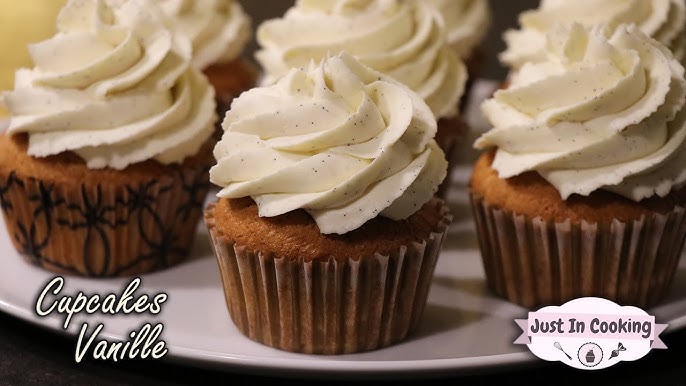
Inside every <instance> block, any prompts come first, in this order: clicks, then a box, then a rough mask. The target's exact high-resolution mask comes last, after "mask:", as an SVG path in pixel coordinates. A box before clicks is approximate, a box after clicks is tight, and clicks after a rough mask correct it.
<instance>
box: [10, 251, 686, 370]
mask: <svg viewBox="0 0 686 386" xmlns="http://www.w3.org/2000/svg"><path fill="white" fill-rule="evenodd" d="M23 264H26V263H23ZM0 312H3V313H6V314H8V315H11V316H13V317H15V318H18V319H20V320H22V321H24V322H27V323H30V324H32V325H34V326H37V327H39V328H42V329H44V330H47V331H48V332H50V333H55V334H58V335H62V336H65V337H68V338H73V337H75V336H76V334H75V332H73V331H65V330H63V329H60V328H58V327H56V326H55V325H53V324H51V323H49V319H47V318H37V317H36V316H35V315H34V314H33V313H31V312H30V311H29V310H28V309H26V308H24V307H22V306H19V305H17V304H13V303H12V302H10V301H7V300H5V299H3V298H2V297H0ZM666 323H667V324H669V327H668V328H667V330H665V332H664V333H663V334H670V333H672V332H675V331H678V330H680V329H683V328H684V327H686V315H682V316H680V317H677V318H676V319H673V320H670V321H667V322H666ZM102 337H103V338H107V339H112V340H122V339H124V338H123V337H122V336H120V335H117V334H112V333H109V332H106V331H103V333H102ZM246 339H247V338H246ZM251 342H252V341H251ZM253 343H254V344H259V343H257V342H253ZM167 347H168V348H169V352H168V354H167V355H165V356H164V357H163V358H162V359H161V361H163V362H165V363H168V364H171V363H176V364H179V365H183V366H190V367H196V368H203V369H212V370H218V371H225V372H230V371H238V372H241V373H251V374H260V375H264V374H263V373H260V371H265V370H267V371H269V372H270V373H271V375H279V376H284V377H288V378H311V377H317V376H319V377H321V376H328V377H331V376H343V377H347V378H371V377H378V376H384V377H389V376H390V377H400V376H402V377H403V378H405V377H408V376H409V377H412V378H420V377H424V376H427V375H432V376H434V377H440V376H441V375H450V374H452V375H455V373H459V374H461V375H465V374H469V373H475V372H480V371H486V370H492V371H494V372H495V371H504V370H506V369H508V368H512V367H517V366H520V367H521V366H527V365H535V364H537V362H539V361H537V358H536V357H535V356H534V355H533V354H531V353H530V352H526V351H522V352H518V353H507V354H494V355H482V356H473V357H463V358H440V359H419V360H348V359H321V358H322V356H311V355H307V354H302V355H303V357H302V358H273V357H270V358H260V357H256V356H252V355H250V356H243V355H233V354H231V355H227V354H224V353H221V352H216V351H208V350H199V349H195V348H192V347H185V346H178V345H174V344H168V346H167ZM315 357H316V358H318V359H316V360H314V359H308V358H315ZM335 357H336V356H331V358H335ZM540 362H541V364H544V363H546V362H544V361H540ZM449 373H450V374H449Z"/></svg>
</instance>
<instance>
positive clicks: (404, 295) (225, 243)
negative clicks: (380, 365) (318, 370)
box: [205, 204, 452, 354]
mask: <svg viewBox="0 0 686 386" xmlns="http://www.w3.org/2000/svg"><path fill="white" fill-rule="evenodd" d="M441 210H442V215H443V219H442V220H441V221H440V223H439V224H438V225H437V227H436V229H435V230H434V232H432V233H431V234H430V236H429V237H428V238H427V239H426V240H424V242H422V243H415V244H414V245H411V246H407V247H401V248H400V250H398V251H397V252H396V253H393V254H391V255H389V256H383V255H380V254H375V255H374V256H354V257H350V258H348V259H345V260H336V259H333V258H331V259H328V260H321V261H320V260H314V261H305V260H304V259H303V258H299V257H288V256H284V257H279V256H273V255H265V254H262V253H256V252H255V251H251V250H249V249H248V248H246V247H245V246H240V245H236V244H235V243H234V242H232V241H231V240H229V239H228V238H226V237H225V235H222V234H220V232H219V230H218V229H217V227H216V226H215V222H214V204H211V205H210V206H209V207H208V209H206V211H205V222H206V224H207V227H208V229H209V231H210V236H211V238H212V244H213V246H214V250H215V253H216V255H217V261H218V263H219V269H220V272H221V277H222V282H223V284H224V293H225V298H226V303H227V307H228V310H229V314H230V316H231V319H232V320H233V322H234V324H235V325H236V327H237V328H238V329H239V330H240V331H241V332H242V333H243V334H244V335H245V336H247V337H249V338H250V339H252V340H254V341H257V342H260V343H262V344H265V345H267V346H270V347H274V348H278V349H281V350H285V351H290V352H300V353H308V354H344V353H355V352H362V351H369V350H375V349H378V348H381V347H385V346H389V345H392V344H394V343H397V342H399V341H401V340H403V339H405V338H406V337H407V336H408V334H410V333H411V332H412V331H413V330H415V329H416V328H417V326H418V324H419V321H420V318H421V316H422V314H423V312H424V307H425V305H426V300H427V297H428V293H429V287H430V284H431V279H432V276H433V272H434V268H435V266H436V261H437V258H438V255H439V251H440V249H441V246H442V244H443V241H444V239H445V234H446V232H447V229H448V225H449V223H450V221H451V220H452V217H451V216H450V214H449V210H448V209H447V207H446V206H445V205H443V207H442V209H441Z"/></svg>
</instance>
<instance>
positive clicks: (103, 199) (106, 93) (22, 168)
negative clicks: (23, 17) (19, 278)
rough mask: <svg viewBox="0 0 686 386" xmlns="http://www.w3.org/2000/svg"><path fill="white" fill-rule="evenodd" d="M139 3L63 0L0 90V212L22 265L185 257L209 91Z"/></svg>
mask: <svg viewBox="0 0 686 386" xmlns="http://www.w3.org/2000/svg"><path fill="white" fill-rule="evenodd" d="M153 10H154V7H152V6H151V3H150V2H149V1H146V0H128V1H118V0H71V1H69V2H68V3H67V5H66V6H65V7H64V8H63V9H62V10H61V12H60V14H59V17H58V19H57V30H58V32H57V34H56V35H55V36H54V37H52V38H50V39H48V40H45V41H42V42H40V43H37V44H34V45H31V46H30V47H29V51H30V53H31V57H32V59H33V62H34V63H35V67H33V68H32V69H21V70H19V71H18V72H17V74H16V82H15V88H14V90H13V91H11V92H7V93H4V94H3V99H4V102H5V104H6V105H7V107H8V110H9V111H10V114H11V120H10V123H9V127H8V129H7V131H6V133H4V134H3V135H2V136H0V203H1V204H2V209H3V214H4V219H5V223H6V226H7V230H8V232H9V235H10V239H11V240H12V242H13V243H14V246H15V247H16V248H17V250H18V251H19V252H20V253H21V254H22V255H24V256H25V257H26V258H27V259H28V261H30V262H32V263H34V264H37V265H39V266H41V267H43V268H46V269H48V270H51V271H55V272H59V273H67V274H74V275H84V276H92V277H104V276H123V275H134V274H140V273H145V272H150V271H153V270H156V269H161V268H165V267H168V266H171V265H173V264H176V263H178V262H180V261H182V260H183V259H185V258H186V257H187V255H188V252H189V248H190V246H191V242H192V240H193V235H194V233H195V229H196V226H197V224H198V222H199V220H200V216H201V214H202V205H203V200H204V198H205V196H206V194H207V192H208V189H209V175H208V169H209V167H210V166H211V164H212V163H213V160H212V156H211V149H212V142H211V135H212V133H213V130H214V122H215V120H216V114H215V104H214V93H213V90H212V87H211V86H210V85H209V83H208V82H207V79H206V78H205V77H204V76H203V75H202V74H201V73H200V72H199V71H197V70H195V69H193V68H192V67H191V65H190V58H191V56H190V53H191V48H190V42H189V41H188V40H187V39H185V38H184V37H182V36H175V35H174V34H173V33H172V32H171V31H170V30H168V29H167V28H166V27H165V24H164V22H163V20H162V15H161V14H158V13H156V12H153Z"/></svg>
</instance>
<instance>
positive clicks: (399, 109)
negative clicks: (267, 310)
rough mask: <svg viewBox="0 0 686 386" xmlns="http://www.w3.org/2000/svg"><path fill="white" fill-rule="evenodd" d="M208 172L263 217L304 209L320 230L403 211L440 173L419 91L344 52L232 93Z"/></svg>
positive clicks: (226, 194) (423, 198)
mask: <svg viewBox="0 0 686 386" xmlns="http://www.w3.org/2000/svg"><path fill="white" fill-rule="evenodd" d="M223 127H224V130H225V132H224V136H223V138H222V140H221V141H220V142H219V143H218V144H217V146H216V148H215V150H214V155H215V158H216V159H217V165H216V166H214V167H213V168H212V169H211V170H210V179H211V181H212V182H213V183H215V184H216V185H219V186H221V187H223V189H222V190H221V191H220V192H219V193H218V196H219V197H223V198H240V197H248V196H250V197H252V198H253V199H254V200H255V202H256V203H257V205H258V207H259V215H260V216H262V217H273V216H278V215H281V214H284V213H287V212H290V211H293V210H296V209H305V210H306V211H307V212H308V213H309V214H310V215H311V216H312V217H313V218H314V220H315V221H316V223H317V225H318V227H319V229H320V231H321V232H322V233H325V234H331V233H337V234H344V233H347V232H349V231H352V230H354V229H357V228H358V227H360V226H361V225H362V224H364V223H365V222H367V221H368V220H370V219H372V218H374V217H376V216H379V215H380V216H384V217H387V218H390V219H393V220H401V219H405V218H407V217H409V216H410V215H412V214H413V213H414V212H415V211H417V210H419V208H421V207H422V205H424V204H425V203H426V202H428V201H429V200H430V199H431V198H432V197H433V195H434V193H435V192H436V190H437V188H438V185H439V184H440V183H441V182H442V181H443V179H444V178H445V175H446V169H447V161H446V160H445V156H444V154H443V152H442V151H441V149H440V148H439V147H438V146H437V145H436V141H435V140H434V139H433V138H434V135H435V134H436V120H435V118H434V117H433V115H432V113H431V110H430V109H429V107H428V106H427V105H426V103H424V101H423V100H422V99H421V97H419V96H418V95H417V94H416V93H414V92H412V91H411V90H409V89H408V88H407V87H405V86H404V85H402V84H400V83H398V82H397V81H395V80H393V79H391V78H390V77H387V76H385V75H382V74H381V73H378V72H376V71H374V70H372V69H371V68H368V67H366V66H364V65H362V64H360V63H359V62H358V61H357V60H355V59H354V58H353V57H352V56H349V55H348V54H345V53H341V54H340V55H338V56H335V57H332V58H328V59H326V60H323V61H322V62H321V63H319V65H314V64H311V65H310V66H308V69H306V70H303V69H293V70H291V72H289V73H288V74H287V75H286V76H285V77H283V78H282V79H281V80H280V81H279V82H278V83H276V84H274V85H271V86H267V87H261V88H255V89H252V90H250V91H247V92H245V93H243V94H242V95H241V96H240V97H239V98H237V99H235V100H234V102H233V104H232V106H231V110H230V111H229V112H228V113H227V115H226V119H225V120H224V123H223Z"/></svg>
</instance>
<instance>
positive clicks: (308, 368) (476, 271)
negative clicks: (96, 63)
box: [0, 167, 686, 377]
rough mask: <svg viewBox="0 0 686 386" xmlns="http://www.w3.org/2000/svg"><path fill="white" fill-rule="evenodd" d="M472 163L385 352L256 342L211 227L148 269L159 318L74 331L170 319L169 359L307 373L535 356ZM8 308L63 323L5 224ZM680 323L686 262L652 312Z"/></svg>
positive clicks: (436, 370)
mask: <svg viewBox="0 0 686 386" xmlns="http://www.w3.org/2000/svg"><path fill="white" fill-rule="evenodd" d="M468 171H469V169H468V167H462V168H460V169H459V170H458V173H457V175H456V177H457V178H458V180H459V181H458V184H457V185H456V186H455V188H454V189H453V190H452V191H451V194H450V202H451V206H452V207H453V210H454V212H455V213H456V215H457V216H456V217H457V218H456V221H455V223H454V224H453V226H452V227H451V230H450V233H449V238H448V240H447V243H446V246H445V250H444V252H443V253H442V255H441V257H440V259H439V263H438V266H437V268H436V274H435V279H434V281H433V286H432V288H431V292H430V296H429V304H428V305H427V308H426V313H425V314H424V318H423V321H422V324H421V327H420V329H419V331H417V332H416V333H415V334H414V335H413V336H412V337H410V338H409V339H408V340H407V341H405V342H404V343H401V344H399V345H396V346H393V347H389V348H386V349H382V350H378V351H374V352H369V353H363V354H354V355H343V356H333V357H332V356H309V355H299V354H292V353H286V352H282V351H279V350H275V349H271V348H268V347H265V346H262V345H260V344H258V343H254V342H252V341H250V340H249V339H247V338H245V337H244V336H242V335H241V334H240V333H239V332H238V330H237V329H236V328H235V327H234V326H233V324H232V323H231V321H230V319H229V316H228V312H227V310H226V308H225V303H224V298H223V292H222V287H221V281H220V277H219V274H218V272H217V267H216V262H215V260H214V257H213V254H212V251H211V247H210V244H209V239H208V235H207V233H206V231H205V229H204V227H203V226H200V227H199V234H198V237H197V240H196V243H195V246H194V248H193V256H194V259H193V260H192V261H190V262H188V263H186V264H184V265H182V266H179V267H176V268H173V269H170V270H167V271H164V272H159V273H155V274H150V275H146V276H144V277H143V278H142V279H143V285H142V287H141V289H139V291H138V292H137V293H139V294H140V293H149V294H152V293H158V292H166V293H168V294H169V300H168V301H167V302H166V303H165V304H164V306H163V312H162V314H160V315H159V316H157V317H152V316H151V315H150V314H144V315H136V316H134V315H126V316H116V317H108V318H104V317H102V316H99V317H95V316H87V315H79V316H77V317H75V318H74V319H73V321H72V323H71V328H70V329H69V330H68V331H66V332H67V333H70V334H77V331H78V329H79V328H80V326H81V325H82V323H83V322H89V324H90V325H91V326H92V325H93V324H94V323H96V322H99V321H103V323H104V324H105V329H104V332H103V334H102V335H103V336H104V335H106V336H107V337H108V338H110V339H124V338H126V337H127V336H128V334H129V332H130V331H133V330H136V329H138V328H139V326H140V325H142V324H143V323H146V322H153V323H154V322H158V321H161V322H162V323H164V326H165V327H164V333H163V338H164V340H165V341H166V343H167V347H168V348H169V354H168V356H167V359H171V360H174V361H177V362H183V363H186V364H193V365H200V366H206V367H213V368H223V369H229V370H233V371H245V372H251V373H261V374H267V373H268V374H272V375H289V374H290V375H298V376H318V377H321V376H337V377H339V376H347V377H356V376H374V375H377V376H380V375H384V376H403V377H406V376H410V375H415V376H418V375H427V374H429V375H432V374H433V375H435V374H442V373H456V372H464V371H472V370H484V369H492V368H493V367H500V366H504V365H511V364H528V363H533V361H534V358H533V356H532V355H531V354H529V353H528V351H526V348H524V347H523V346H515V345H513V344H512V342H513V341H514V340H515V339H516V337H517V335H518V334H517V332H518V330H517V327H516V325H515V323H514V322H513V319H515V318H521V317H525V316H526V312H527V311H526V310H524V309H523V308H520V307H518V306H515V305H513V304H511V303H508V302H505V301H502V300H498V299H496V298H494V297H493V296H491V295H490V294H489V291H488V290H487V288H486V287H485V282H484V273H483V270H482V266H481V261H480V258H479V254H478V250H477V244H476V239H475V234H474V231H473V224H472V220H471V217H470V215H469V213H468V207H467V199H466V192H464V183H465V182H466V179H467V175H468ZM0 251H2V259H3V263H2V264H3V265H2V269H1V270H0V310H3V311H5V312H7V313H10V314H12V315H15V316H17V317H19V318H22V319H24V320H26V321H29V322H32V323H36V324H39V325H41V326H44V327H46V328H48V329H51V330H55V331H58V332H65V331H63V330H62V329H61V324H62V322H63V318H61V317H59V316H57V315H54V316H52V315H51V316H50V317H47V318H40V317H38V316H37V315H36V314H35V312H34V309H35V302H36V298H37V296H38V292H39V291H40V289H42V287H43V285H44V283H46V282H48V281H49V280H50V279H51V278H52V277H53V276H54V275H52V274H51V273H48V272H45V271H43V270H40V269H38V268H36V267H34V266H31V265H29V264H27V263H25V262H24V260H22V259H21V258H20V256H18V255H17V253H16V252H15V250H14V249H13V247H12V246H11V244H10V240H9V238H8V236H7V232H6V230H5V227H4V222H2V225H0ZM126 283H128V280H126V279H113V280H93V279H83V278H76V277H66V287H65V289H63V290H62V293H63V294H75V293H76V292H77V291H79V290H83V291H84V292H85V293H90V294H92V293H100V294H106V293H109V292H115V293H119V292H120V291H121V289H122V288H123V286H124V285H125V284H126ZM651 313H653V314H655V315H656V317H657V320H658V321H659V322H661V323H664V322H666V323H669V324H670V329H671V330H674V329H677V328H680V327H683V326H684V325H686V264H683V261H682V265H681V267H680V269H679V272H678V277H677V279H676V280H675V286H674V287H673V290H672V293H671V295H670V296H669V298H668V299H667V301H666V302H665V303H663V305H662V306H661V307H658V308H656V309H653V310H651Z"/></svg>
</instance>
